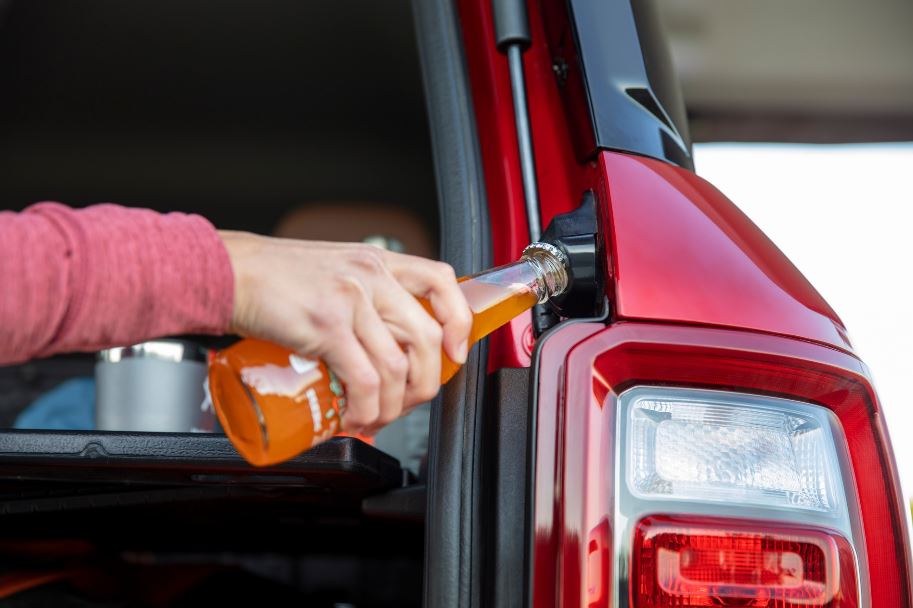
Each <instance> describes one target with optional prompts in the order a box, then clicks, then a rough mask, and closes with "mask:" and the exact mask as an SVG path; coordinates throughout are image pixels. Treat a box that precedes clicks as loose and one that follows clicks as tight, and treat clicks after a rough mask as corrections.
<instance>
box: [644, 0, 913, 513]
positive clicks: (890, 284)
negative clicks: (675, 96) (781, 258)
mask: <svg viewBox="0 0 913 608" xmlns="http://www.w3.org/2000/svg"><path fill="white" fill-rule="evenodd" d="M657 6H658V7H659V9H660V13H661V17H662V19H663V24H664V26H665V28H666V31H667V32H668V35H669V42H670V47H671V51H672V57H673V61H674V63H675V64H676V68H677V72H678V76H679V79H680V80H681V83H682V87H683V89H684V96H685V102H686V104H687V106H688V112H689V116H690V119H691V120H690V127H691V134H692V136H693V137H694V140H695V142H698V143H696V145H695V164H696V169H697V172H698V173H699V174H700V175H702V176H703V177H705V178H707V179H708V180H710V181H711V182H712V183H713V184H714V185H716V186H717V187H718V188H720V189H721V190H722V191H723V192H724V193H725V194H726V195H727V196H729V198H731V199H732V200H733V201H734V202H735V203H736V204H737V205H739V206H740V207H741V208H742V210H743V211H745V212H746V213H747V214H748V216H749V217H751V218H752V219H753V220H754V221H755V223H757V224H758V225H759V226H760V228H761V229H762V230H764V232H766V233H767V235H768V236H769V237H771V239H773V241H774V242H775V243H776V244H777V245H778V246H779V247H780V248H781V249H782V250H783V252H784V253H785V254H786V256H787V257H789V259H790V260H792V261H793V263H795V264H796V266H798V267H799V270H801V271H802V272H803V273H804V274H805V275H806V276H807V277H808V278H809V280H810V281H811V282H812V284H813V285H815V287H816V288H817V289H818V290H819V291H820V292H821V294H822V295H823V296H824V298H825V299H826V300H827V301H828V302H829V303H830V304H831V306H833V307H834V309H835V310H836V311H837V313H838V314H839V315H840V316H841V318H842V319H843V321H844V323H845V324H846V325H847V327H848V328H849V333H850V337H851V339H852V340H853V342H854V345H855V347H856V348H857V350H858V352H859V354H860V355H861V357H862V358H863V359H864V360H865V362H866V363H867V364H868V365H869V367H870V368H871V370H872V373H873V375H874V378H875V383H876V388H877V389H878V392H879V396H880V398H881V401H882V405H883V407H884V411H885V415H886V417H887V419H888V424H889V428H890V432H891V436H892V438H893V443H894V448H895V452H896V457H897V462H898V466H899V469H900V474H901V478H902V483H903V484H904V486H905V491H906V493H907V496H908V497H911V496H913V441H910V440H909V439H908V437H909V435H908V434H909V433H910V432H911V430H913V396H911V392H910V380H911V379H913V272H911V267H913V143H911V142H913V2H910V1H909V0H869V1H867V2H858V1H855V0H763V1H762V0H661V1H659V2H657Z"/></svg>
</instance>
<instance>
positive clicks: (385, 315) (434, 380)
mask: <svg viewBox="0 0 913 608" xmlns="http://www.w3.org/2000/svg"><path fill="white" fill-rule="evenodd" d="M374 305H375V306H376V307H377V311H378V313H379V314H380V316H381V318H382V319H383V321H384V323H385V324H386V325H387V327H389V328H390V331H391V332H392V334H393V338H394V339H395V340H396V342H398V343H399V344H400V345H401V346H402V347H403V350H405V352H406V356H407V358H408V367H409V373H408V379H407V384H406V395H405V404H406V406H412V405H417V404H419V403H423V402H425V401H428V400H429V399H431V398H432V397H434V396H435V395H436V394H437V392H438V390H439V389H440V387H441V340H442V337H443V330H442V328H441V326H440V325H439V324H438V322H437V321H435V320H434V318H433V317H432V316H431V315H429V314H428V313H427V312H426V311H425V309H424V308H422V306H421V305H420V304H419V303H418V301H417V300H416V299H415V298H414V297H412V296H411V295H410V294H409V293H408V292H407V291H406V290H405V289H403V288H402V287H401V286H400V285H399V284H397V283H396V282H395V281H391V284H389V285H387V286H385V288H384V289H382V290H378V291H377V292H376V293H375V294H374Z"/></svg>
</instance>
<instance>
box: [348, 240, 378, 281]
mask: <svg viewBox="0 0 913 608" xmlns="http://www.w3.org/2000/svg"><path fill="white" fill-rule="evenodd" d="M350 263H351V264H352V265H353V266H354V267H355V268H357V269H359V270H361V271H363V272H366V273H368V274H380V273H383V272H385V270H386V266H385V265H384V258H383V254H382V253H381V251H380V250H379V249H378V248H377V247H372V246H371V245H363V246H360V247H358V248H356V249H355V250H354V251H353V252H352V258H351V260H350Z"/></svg>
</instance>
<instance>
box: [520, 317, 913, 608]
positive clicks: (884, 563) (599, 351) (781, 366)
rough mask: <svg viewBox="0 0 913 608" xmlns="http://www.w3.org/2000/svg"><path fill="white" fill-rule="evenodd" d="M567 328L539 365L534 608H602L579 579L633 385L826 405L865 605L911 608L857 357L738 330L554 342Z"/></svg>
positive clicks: (876, 426) (886, 449) (881, 432)
mask: <svg viewBox="0 0 913 608" xmlns="http://www.w3.org/2000/svg"><path fill="white" fill-rule="evenodd" d="M574 327H575V326H573V325H571V326H568V328H567V330H559V331H558V332H556V333H555V334H553V336H552V337H550V338H549V340H548V341H546V342H545V343H544V344H543V346H542V351H541V358H540V366H539V386H538V411H537V426H536V438H535V441H536V445H537V450H536V457H537V461H536V475H535V480H534V494H533V495H534V497H535V504H534V507H533V525H534V530H535V537H534V542H533V549H532V560H531V564H532V568H533V572H532V577H531V579H532V585H533V594H532V597H533V599H534V603H535V606H536V607H537V608H543V607H556V606H562V607H565V608H569V607H575V608H576V607H579V606H587V608H590V607H593V608H595V607H597V606H599V607H608V606H609V605H610V604H609V599H608V598H607V599H606V600H605V601H600V602H599V603H596V604H593V603H591V602H589V601H588V598H589V597H590V595H588V589H589V588H591V587H592V586H594V585H596V584H597V582H596V581H588V580H586V579H587V575H586V573H587V572H588V571H590V569H589V568H587V567H586V565H587V561H588V559H589V553H590V552H589V546H588V543H587V542H586V540H585V539H588V538H591V537H592V532H593V531H594V530H598V529H599V528H600V527H601V526H603V527H604V525H605V524H604V522H605V521H612V517H613V512H614V511H613V509H614V494H615V490H614V487H615V480H614V471H615V466H614V448H613V446H614V432H615V430H614V429H615V424H614V413H615V409H616V408H615V405H614V404H615V399H616V398H617V396H618V394H619V393H620V392H622V391H624V390H625V389H626V388H629V387H630V386H632V385H635V384H665V385H682V386H695V387H706V388H715V389H720V390H735V391H741V392H754V393H760V394H770V395H774V396H781V397H787V398H793V399H799V400H804V401H808V402H812V403H817V404H819V405H822V406H825V407H828V408H830V409H831V410H832V411H833V412H834V413H835V415H836V416H837V418H838V420H839V421H840V424H841V425H842V427H843V429H844V431H845V434H846V438H847V442H848V453H849V457H850V460H851V462H852V467H853V475H854V477H855V482H856V486H857V488H856V489H857V491H856V492H853V489H852V488H848V492H849V494H851V495H852V494H854V493H855V494H856V495H858V499H859V505H860V508H861V516H857V517H858V518H859V519H858V520H859V521H861V523H862V527H863V529H864V532H865V537H866V547H864V548H863V547H857V550H860V551H863V550H864V551H865V552H866V555H867V557H868V565H869V572H870V573H872V576H873V577H877V578H874V580H873V583H874V584H872V585H871V600H872V603H871V605H872V606H892V607H895V608H910V607H911V606H913V597H911V589H910V584H911V583H910V579H909V577H910V573H911V569H910V568H911V565H910V564H911V558H910V553H909V549H908V547H907V545H906V543H904V542H902V541H899V540H898V539H904V538H906V537H907V536H906V535H907V531H906V522H905V519H904V517H903V513H904V509H905V508H906V506H905V505H904V504H903V501H902V499H901V496H900V492H899V486H898V482H897V476H896V472H895V470H894V463H893V457H892V452H891V449H890V445H889V442H888V439H887V434H886V432H885V425H884V420H883V418H882V414H881V411H880V406H879V404H878V400H877V397H876V395H875V393H874V391H873V389H872V384H871V380H870V378H869V376H868V372H867V370H866V368H865V366H864V365H863V364H862V363H861V362H860V361H859V360H858V359H856V358H855V357H853V356H851V355H849V354H847V353H844V352H842V351H839V350H836V349H833V348H829V347H825V346H821V345H817V344H813V343H811V342H807V341H802V340H795V339H790V338H785V337H781V336H774V335H769V334H762V333H753V332H746V331H735V330H728V329H718V328H707V327H695V326H691V327H689V326H673V325H664V324H659V323H632V322H620V323H616V324H614V325H612V326H610V327H607V328H604V329H602V330H600V331H597V332H595V333H590V334H589V335H588V336H587V337H585V338H583V339H579V336H577V335H572V334H570V333H568V334H567V336H563V335H562V334H563V333H564V332H565V331H580V330H579V329H573V328H574ZM559 338H560V339H559ZM575 339H576V340H577V343H576V346H571V345H572V344H574V340H575ZM553 340H554V341H555V342H554V343H551V342H552V341H553ZM851 508H852V505H851ZM619 533H620V532H619V531H617V530H611V531H610V534H611V535H617V534H619ZM622 542H625V541H624V540H622ZM612 572H613V570H611V569H609V570H608V571H607V573H608V574H609V575H610V576H614V575H613V574H612ZM604 574H605V572H604ZM860 575H861V576H866V574H865V573H860Z"/></svg>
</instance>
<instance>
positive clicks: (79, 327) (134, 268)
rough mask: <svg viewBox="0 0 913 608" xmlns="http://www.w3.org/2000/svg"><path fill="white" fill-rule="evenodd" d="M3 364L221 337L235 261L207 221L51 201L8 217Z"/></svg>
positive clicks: (1, 224) (1, 259) (3, 217)
mask: <svg viewBox="0 0 913 608" xmlns="http://www.w3.org/2000/svg"><path fill="white" fill-rule="evenodd" d="M0 280H2V282H3V285H2V286H0V363H14V362H20V361H25V360H28V359H31V358H35V357H41V356H48V355H51V354H54V353H58V352H69V351H92V350H98V349H100V348H105V347H108V346H112V345H118V344H128V343H132V342H138V341H142V340H145V339H148V338H153V337H158V336H165V335H172V334H182V333H222V332H224V331H225V330H226V329H227V328H228V325H229V323H230V320H231V313H232V305H233V289H234V288H233V277H232V269H231V263H230V261H229V258H228V255H227V253H226V251H225V248H224V246H223V245H222V243H221V241H220V239H219V236H218V234H217V233H216V231H215V229H213V227H212V226H211V225H210V224H209V223H208V222H207V221H206V220H205V219H203V218H201V217H199V216H192V215H185V214H179V213H172V214H166V215H161V214H158V213H155V212H152V211H149V210H144V209H127V208H124V207H118V206H115V205H97V206H94V207H89V208H86V209H82V210H73V209H69V208H67V207H64V206H62V205H58V204H53V203H43V204H40V205H35V206H33V207H30V208H29V209H27V210H25V211H23V212H22V213H18V214H17V213H10V212H3V213H0Z"/></svg>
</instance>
